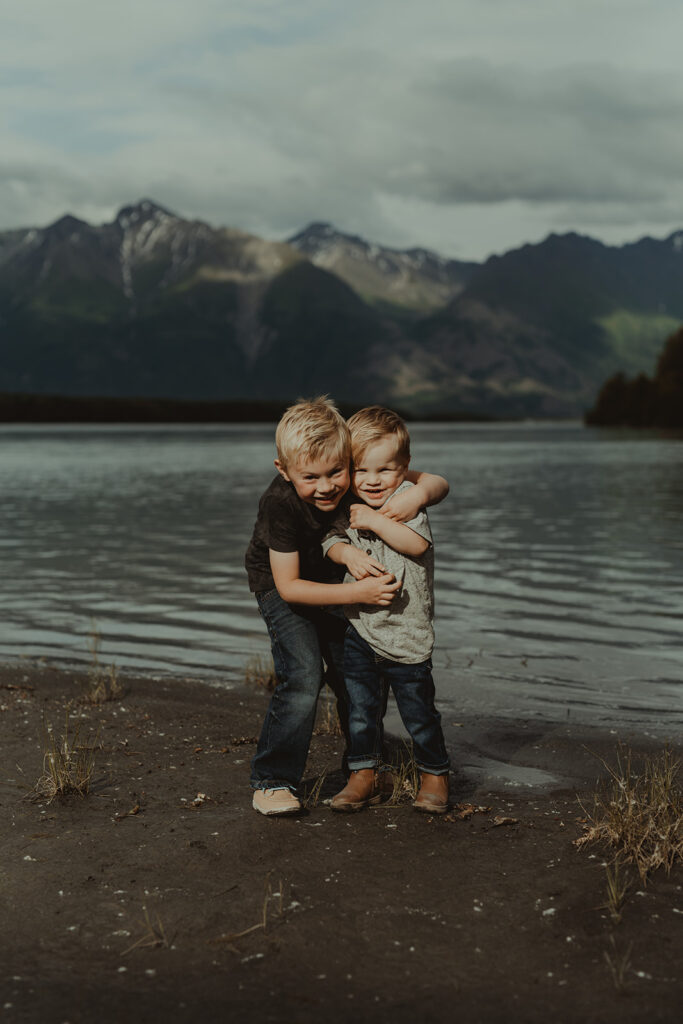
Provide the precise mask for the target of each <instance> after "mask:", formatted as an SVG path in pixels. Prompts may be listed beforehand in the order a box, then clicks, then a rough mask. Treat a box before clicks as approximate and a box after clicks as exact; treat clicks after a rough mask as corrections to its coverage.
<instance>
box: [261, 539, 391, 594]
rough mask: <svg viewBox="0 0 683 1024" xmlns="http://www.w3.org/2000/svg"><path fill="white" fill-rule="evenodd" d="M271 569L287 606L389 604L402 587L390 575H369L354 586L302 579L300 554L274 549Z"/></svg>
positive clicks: (271, 553) (271, 552)
mask: <svg viewBox="0 0 683 1024" xmlns="http://www.w3.org/2000/svg"><path fill="white" fill-rule="evenodd" d="M335 547H337V545H335ZM270 569H271V572H272V574H273V580H274V582H275V586H276V587H277V590H278V593H279V594H280V597H281V598H282V599H283V601H287V603H288V604H306V605H318V606H320V605H332V604H334V605H343V604H378V605H389V604H391V602H392V600H393V597H394V594H395V593H396V591H397V590H398V589H399V588H400V585H401V584H400V583H397V582H396V580H395V579H394V577H393V576H391V575H390V574H389V573H384V574H383V575H381V576H368V577H367V578H366V579H362V580H357V581H354V582H353V583H316V582H315V581H313V580H302V579H301V577H300V575H299V573H300V566H299V553H298V551H273V549H272V548H271V549H270Z"/></svg>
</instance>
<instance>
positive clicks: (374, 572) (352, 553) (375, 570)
mask: <svg viewBox="0 0 683 1024" xmlns="http://www.w3.org/2000/svg"><path fill="white" fill-rule="evenodd" d="M344 547H345V548H347V549H348V550H347V551H345V552H344V565H345V566H346V568H347V569H348V570H349V572H350V573H351V575H352V576H353V578H354V579H356V580H364V579H365V578H366V577H367V576H382V575H384V574H385V573H386V571H387V570H386V567H385V566H383V565H382V564H381V563H380V562H378V561H377V559H376V558H373V557H372V555H366V553H365V552H364V551H361V549H360V548H355V547H353V545H351V544H345V545H344Z"/></svg>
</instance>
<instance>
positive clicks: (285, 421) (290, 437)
mask: <svg viewBox="0 0 683 1024" xmlns="http://www.w3.org/2000/svg"><path fill="white" fill-rule="evenodd" d="M275 444H276V446H277V457H278V460H279V462H280V464H281V466H282V468H283V469H286V468H287V466H295V465H296V464H297V462H300V461H301V460H302V459H320V458H322V457H327V458H339V460H340V461H342V460H343V461H345V462H348V460H349V458H350V456H351V436H350V434H349V428H348V426H347V425H346V420H345V419H344V417H343V416H342V414H341V413H340V412H339V410H338V409H337V407H336V405H335V404H334V402H333V401H332V399H331V398H328V397H327V395H320V396H319V397H318V398H313V399H310V400H308V399H305V398H300V399H299V400H298V401H297V402H295V403H294V405H290V407H289V409H287V411H286V412H285V413H284V415H283V417H282V419H281V420H280V422H279V423H278V425H277V430H276V431H275Z"/></svg>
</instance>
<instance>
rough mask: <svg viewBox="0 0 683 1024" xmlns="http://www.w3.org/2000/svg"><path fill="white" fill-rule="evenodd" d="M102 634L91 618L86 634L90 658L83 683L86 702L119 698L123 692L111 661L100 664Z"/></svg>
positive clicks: (100, 702) (102, 701) (104, 701)
mask: <svg viewBox="0 0 683 1024" xmlns="http://www.w3.org/2000/svg"><path fill="white" fill-rule="evenodd" d="M101 643H102V636H101V634H100V632H99V630H98V629H97V625H96V623H95V622H94V620H93V623H92V627H91V629H90V633H89V634H88V641H87V644H88V650H89V651H90V657H91V659H92V661H91V664H90V670H89V672H88V678H87V680H86V683H85V693H84V700H85V701H86V702H87V703H88V704H105V703H106V702H107V701H110V700H119V699H120V698H121V697H123V695H124V693H125V688H124V687H123V686H122V685H121V683H120V682H119V679H118V673H117V671H116V665H114V664H113V663H112V664H111V665H109V666H108V667H107V668H103V666H102V665H101V664H100V644H101Z"/></svg>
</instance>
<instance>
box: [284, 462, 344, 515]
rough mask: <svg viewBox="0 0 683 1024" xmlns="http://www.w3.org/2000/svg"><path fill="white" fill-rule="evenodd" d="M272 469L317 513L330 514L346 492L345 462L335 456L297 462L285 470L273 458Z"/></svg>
mask: <svg viewBox="0 0 683 1024" xmlns="http://www.w3.org/2000/svg"><path fill="white" fill-rule="evenodd" d="M275 467H276V469H277V471H278V473H279V474H280V475H281V476H283V477H284V478H285V480H289V482H290V483H291V484H292V485H293V486H294V490H295V491H296V493H297V494H298V495H299V497H300V498H301V500H302V501H305V502H306V504H307V505H313V506H314V507H315V508H317V509H318V510H319V511H320V512H333V511H334V509H335V508H336V507H337V505H338V504H339V502H340V501H341V499H342V498H343V496H344V495H345V494H346V492H347V490H348V489H349V482H350V476H349V464H348V460H347V459H344V458H340V457H339V456H338V455H332V456H325V455H322V456H321V457H320V458H318V459H300V460H299V461H298V462H297V463H296V464H295V465H292V466H287V467H284V466H283V465H282V463H281V462H280V461H279V459H276V460H275Z"/></svg>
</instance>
